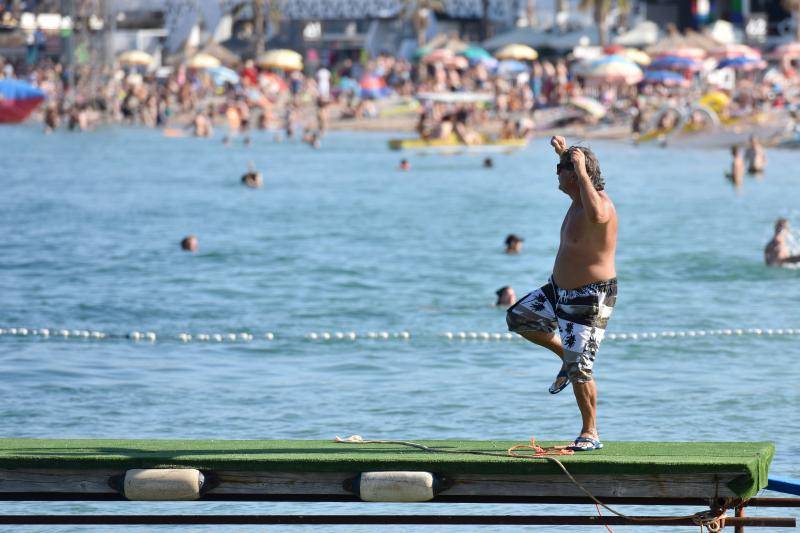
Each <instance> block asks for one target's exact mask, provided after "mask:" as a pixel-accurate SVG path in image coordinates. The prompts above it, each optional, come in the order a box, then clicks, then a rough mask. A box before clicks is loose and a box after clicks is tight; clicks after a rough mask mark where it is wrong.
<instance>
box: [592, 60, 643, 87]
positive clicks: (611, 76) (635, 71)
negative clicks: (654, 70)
mask: <svg viewBox="0 0 800 533" xmlns="http://www.w3.org/2000/svg"><path fill="white" fill-rule="evenodd" d="M583 76H585V77H586V78H588V79H594V80H599V81H607V82H622V83H628V84H631V83H638V82H640V81H641V80H642V69H640V68H639V65H637V64H636V63H634V62H633V61H631V60H629V59H626V58H625V57H623V56H618V55H611V56H605V57H601V58H600V59H597V60H595V61H593V62H591V63H590V64H589V65H588V68H587V69H586V70H585V72H583Z"/></svg>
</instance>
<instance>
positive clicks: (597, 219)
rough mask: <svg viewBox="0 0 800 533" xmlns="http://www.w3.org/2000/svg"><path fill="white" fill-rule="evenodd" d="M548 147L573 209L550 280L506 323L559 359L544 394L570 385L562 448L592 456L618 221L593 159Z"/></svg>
mask: <svg viewBox="0 0 800 533" xmlns="http://www.w3.org/2000/svg"><path fill="white" fill-rule="evenodd" d="M550 144H551V145H552V146H553V148H554V149H555V151H556V154H558V156H559V158H560V160H559V163H558V165H556V173H557V175H558V188H559V189H560V190H561V191H562V192H564V193H565V194H566V195H568V196H569V197H570V199H571V200H572V203H571V204H570V206H569V209H568V210H567V214H566V216H565V217H564V222H563V223H562V224H561V243H560V244H559V247H558V253H557V254H556V260H555V265H554V266H553V274H552V276H551V277H550V280H549V281H548V282H547V283H546V284H545V285H544V286H542V287H541V288H539V289H537V290H535V291H533V292H531V293H529V294H527V295H526V296H524V297H523V298H522V299H520V300H519V301H518V302H517V303H516V304H515V305H513V306H512V307H511V308H509V310H508V311H507V312H506V321H507V323H508V329H509V330H510V331H513V332H515V333H518V334H519V335H521V336H522V337H524V338H525V339H527V340H529V341H531V342H533V343H535V344H538V345H540V346H543V347H545V348H547V349H549V350H550V351H552V352H553V353H555V354H556V355H557V356H558V357H559V358H560V359H561V369H560V371H559V372H558V375H557V377H556V380H555V381H554V382H553V384H552V385H551V386H550V392H551V393H552V394H556V393H558V392H560V391H561V390H563V389H564V388H565V387H566V386H567V385H568V384H569V383H572V390H573V392H574V394H575V399H576V400H577V403H578V409H579V410H580V412H581V419H582V423H583V424H582V427H581V432H580V435H579V436H578V438H576V439H575V442H574V443H573V444H572V445H571V446H570V447H569V448H570V449H573V450H576V451H589V450H597V449H600V448H602V447H603V445H602V443H601V442H600V436H599V434H598V432H597V420H596V416H597V387H596V385H595V382H594V378H593V375H592V369H593V367H594V362H595V358H596V356H597V351H598V349H599V347H600V343H601V342H602V340H603V337H604V335H605V330H606V325H607V324H608V320H609V318H610V317H611V312H612V310H613V308H614V304H615V303H616V300H617V279H616V275H617V274H616V267H615V261H614V256H615V253H616V247H617V213H616V209H615V208H614V204H613V203H612V202H611V199H610V198H609V197H608V195H607V194H606V193H605V192H604V190H603V189H604V188H605V184H604V181H603V178H602V176H601V173H600V166H599V164H598V161H597V157H596V156H595V155H594V153H593V152H592V151H591V150H590V149H588V148H585V147H582V146H573V147H571V148H569V149H568V148H567V143H566V141H565V140H564V138H563V137H560V136H556V137H553V138H552V139H551V140H550Z"/></svg>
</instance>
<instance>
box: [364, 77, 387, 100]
mask: <svg viewBox="0 0 800 533" xmlns="http://www.w3.org/2000/svg"><path fill="white" fill-rule="evenodd" d="M358 87H359V90H360V94H361V98H373V99H376V98H384V97H385V96H386V95H387V94H389V88H388V87H387V86H386V81H385V80H384V79H383V78H381V77H380V76H376V75H375V74H364V75H363V76H362V77H361V79H360V80H359V82H358Z"/></svg>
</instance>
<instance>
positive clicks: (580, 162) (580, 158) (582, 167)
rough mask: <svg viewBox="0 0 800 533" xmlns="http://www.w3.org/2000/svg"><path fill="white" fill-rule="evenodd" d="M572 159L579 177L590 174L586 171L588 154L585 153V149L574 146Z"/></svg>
mask: <svg viewBox="0 0 800 533" xmlns="http://www.w3.org/2000/svg"><path fill="white" fill-rule="evenodd" d="M569 157H570V161H572V166H574V167H575V174H577V175H578V177H583V176H588V173H587V172H586V156H585V155H583V151H581V150H579V149H577V148H574V149H573V150H572V151H571V152H570V154H569Z"/></svg>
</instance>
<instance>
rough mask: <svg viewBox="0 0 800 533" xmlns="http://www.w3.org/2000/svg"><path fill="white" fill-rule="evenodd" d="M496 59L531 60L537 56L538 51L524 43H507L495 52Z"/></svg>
mask: <svg viewBox="0 0 800 533" xmlns="http://www.w3.org/2000/svg"><path fill="white" fill-rule="evenodd" d="M494 57H496V58H497V59H515V60H517V61H533V60H535V59H537V58H538V57H539V53H538V52H536V50H534V49H533V48H531V47H530V46H528V45H525V44H508V45H506V46H504V47H503V48H501V49H500V50H498V51H497V52H495V54H494Z"/></svg>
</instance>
